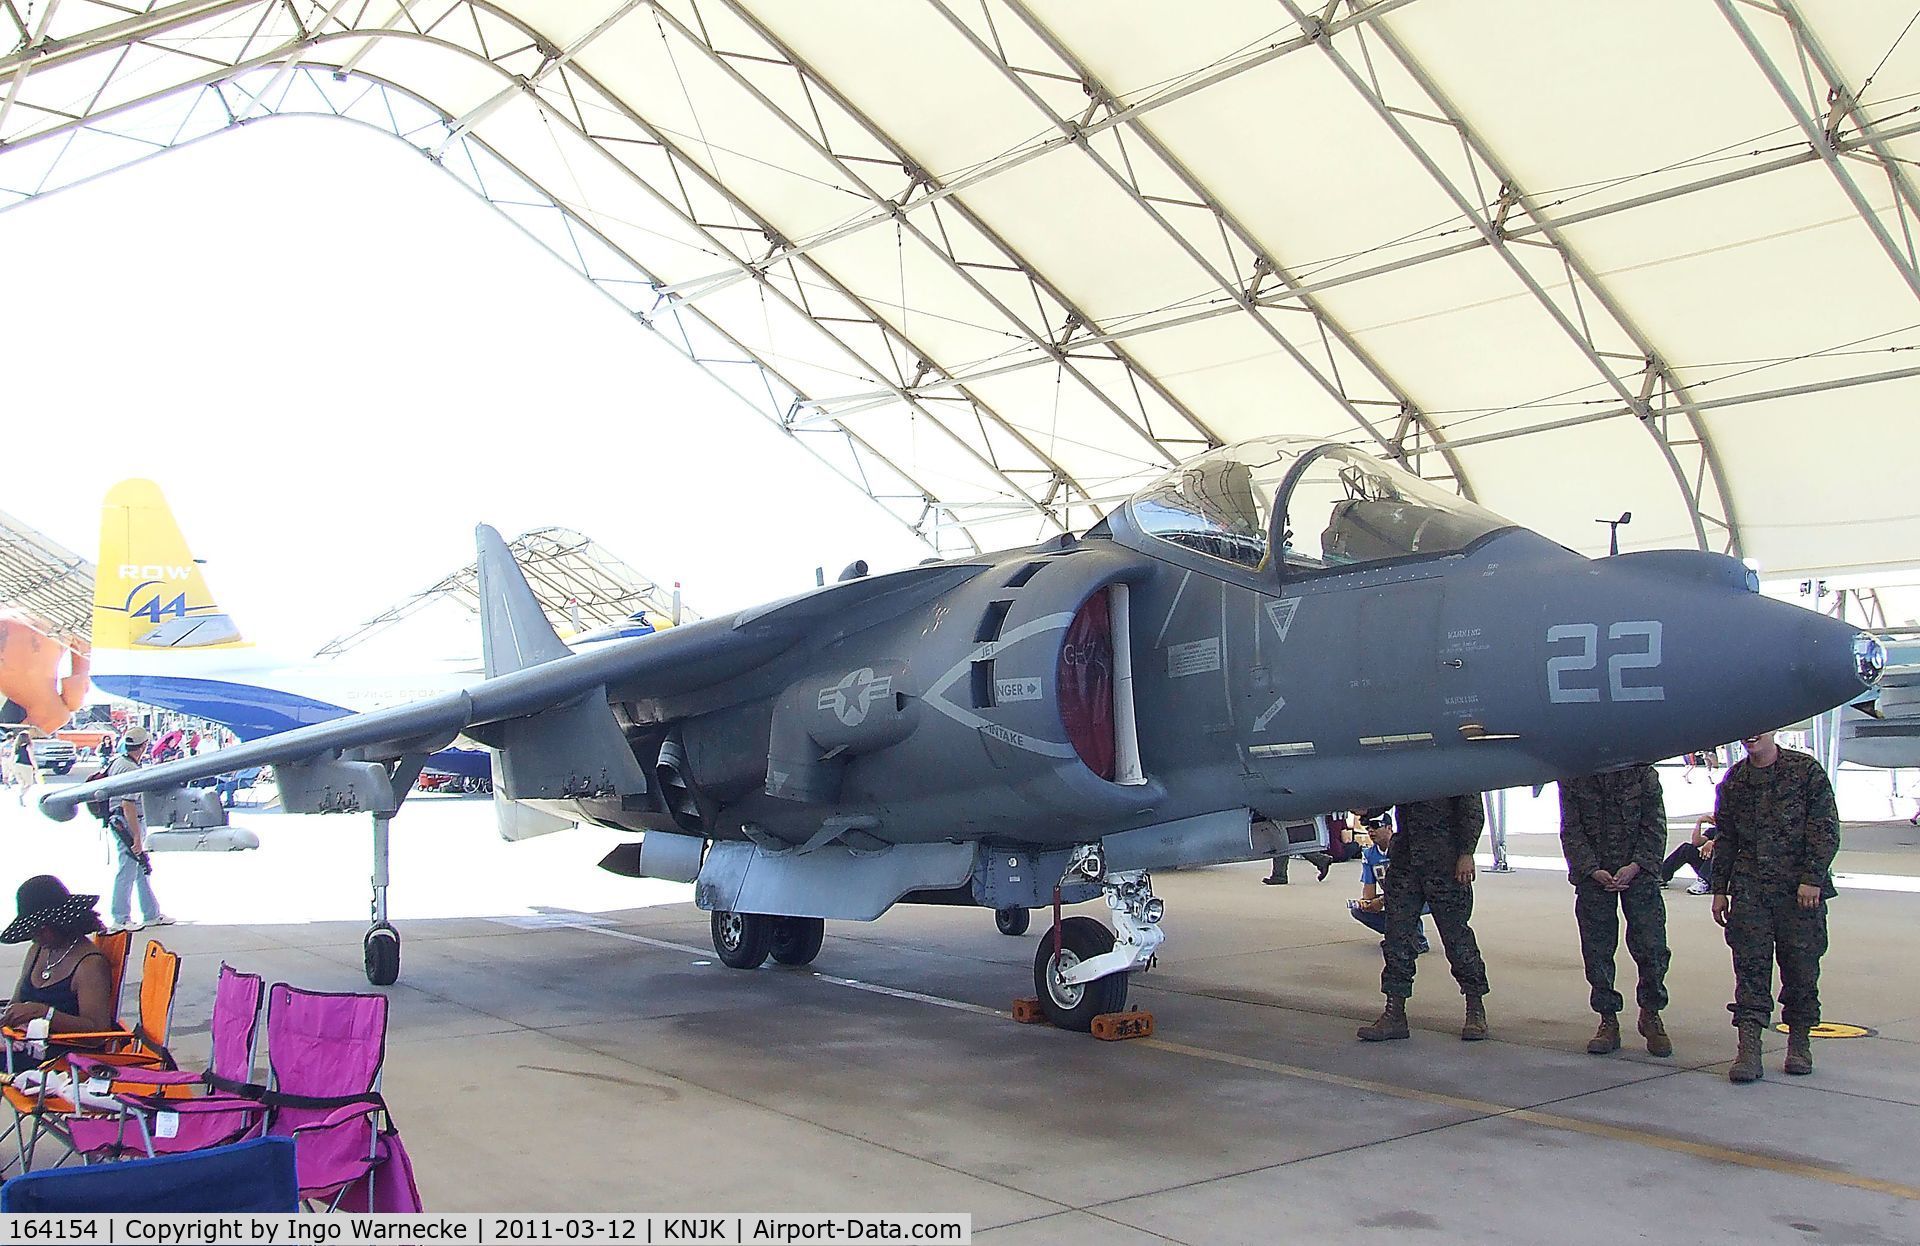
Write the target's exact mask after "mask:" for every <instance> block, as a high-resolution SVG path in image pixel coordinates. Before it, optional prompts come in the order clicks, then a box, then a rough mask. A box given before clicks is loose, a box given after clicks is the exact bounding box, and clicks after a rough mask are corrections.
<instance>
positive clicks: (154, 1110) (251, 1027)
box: [70, 964, 267, 1160]
mask: <svg viewBox="0 0 1920 1246" xmlns="http://www.w3.org/2000/svg"><path fill="white" fill-rule="evenodd" d="M262 993H263V992H262V982H261V979H260V976H259V975H258V974H251V973H241V972H240V971H239V970H237V969H235V968H234V967H233V966H231V965H227V964H222V965H221V966H220V977H219V980H218V981H217V983H216V984H215V986H214V992H213V1020H212V1030H213V1059H212V1062H211V1063H210V1064H209V1065H208V1067H207V1068H206V1069H205V1070H204V1071H202V1072H198V1073H195V1072H191V1071H189V1070H185V1069H178V1070H176V1069H130V1068H125V1067H120V1066H117V1065H115V1064H113V1063H112V1062H111V1061H109V1060H105V1059H100V1058H96V1057H93V1056H85V1055H77V1056H73V1057H71V1058H70V1063H71V1065H72V1067H73V1072H74V1076H75V1077H76V1078H77V1079H78V1080H79V1081H80V1082H81V1083H83V1084H85V1085H87V1086H88V1088H89V1089H90V1090H91V1091H92V1092H93V1093H94V1094H95V1095H100V1094H107V1095H111V1096H112V1097H113V1099H114V1100H115V1101H117V1102H118V1104H119V1105H120V1106H119V1110H118V1111H117V1112H111V1113H99V1114H96V1115H91V1116H88V1117H86V1118H84V1119H83V1118H75V1120H74V1121H73V1131H72V1133H73V1147H74V1150H76V1151H78V1152H80V1153H81V1154H82V1155H83V1156H85V1157H86V1158H87V1159H89V1160H95V1159H113V1158H120V1157H123V1156H127V1155H136V1154H144V1155H146V1156H147V1157H148V1158H152V1157H153V1156H156V1155H173V1154H179V1153H181V1152H184V1151H198V1150H203V1149H205V1148H207V1147H213V1146H223V1145H225V1144H227V1143H230V1142H238V1141H241V1140H243V1139H245V1138H249V1137H252V1136H254V1135H255V1134H257V1133H259V1132H261V1129H262V1127H263V1126H264V1125H265V1123H266V1118H267V1109H266V1108H265V1107H263V1106H262V1105H261V1104H260V1103H259V1102H258V1101H257V1096H258V1094H259V1093H260V1087H258V1086H254V1085H252V1084H251V1083H252V1080H253V1064H254V1053H255V1045H256V1042H257V1040H258V1036H259V1032H260V1003H261V996H262Z"/></svg>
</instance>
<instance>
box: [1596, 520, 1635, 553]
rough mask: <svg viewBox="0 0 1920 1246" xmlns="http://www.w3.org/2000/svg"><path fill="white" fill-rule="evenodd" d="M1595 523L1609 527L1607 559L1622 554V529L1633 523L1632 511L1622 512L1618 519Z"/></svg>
mask: <svg viewBox="0 0 1920 1246" xmlns="http://www.w3.org/2000/svg"><path fill="white" fill-rule="evenodd" d="M1593 522H1595V523H1603V524H1605V525H1607V557H1609V558H1611V557H1613V556H1614V555H1615V554H1617V553H1619V552H1620V529H1621V528H1623V527H1625V526H1626V525H1628V524H1630V523H1632V522H1633V512H1632V511H1621V512H1620V518H1618V519H1596V520H1594V521H1593Z"/></svg>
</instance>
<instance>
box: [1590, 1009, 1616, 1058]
mask: <svg viewBox="0 0 1920 1246" xmlns="http://www.w3.org/2000/svg"><path fill="white" fill-rule="evenodd" d="M1618 1050H1620V1014H1619V1013H1617V1012H1603V1013H1601V1014H1600V1028H1599V1029H1597V1030H1595V1031H1594V1032H1593V1037H1592V1038H1590V1039H1588V1040H1587V1054H1588V1055H1590V1056H1604V1055H1606V1054H1607V1053H1608V1052H1609V1051H1618Z"/></svg>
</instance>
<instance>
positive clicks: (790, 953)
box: [771, 917, 827, 965]
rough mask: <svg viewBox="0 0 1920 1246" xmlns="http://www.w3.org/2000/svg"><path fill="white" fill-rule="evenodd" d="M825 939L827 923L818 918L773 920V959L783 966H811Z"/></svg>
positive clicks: (778, 918)
mask: <svg viewBox="0 0 1920 1246" xmlns="http://www.w3.org/2000/svg"><path fill="white" fill-rule="evenodd" d="M826 937H827V923H826V922H824V921H822V920H821V919H820V918H818V917H776V918H774V919H773V943H772V948H771V950H772V952H773V959H775V960H776V961H779V962H780V963H781V964H783V965H811V964H812V963H813V958H814V957H816V956H818V955H820V943H821V941H822V940H823V939H825V938H826Z"/></svg>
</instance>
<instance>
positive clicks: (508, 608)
mask: <svg viewBox="0 0 1920 1246" xmlns="http://www.w3.org/2000/svg"><path fill="white" fill-rule="evenodd" d="M473 534H474V540H475V544H476V545H477V546H478V547H479V558H478V564H477V565H478V566H479V568H480V648H481V653H482V656H483V657H484V659H485V664H486V672H487V678H488V679H492V678H494V677H495V676H497V675H507V674H511V673H512V672H514V671H517V670H522V669H524V668H526V667H529V666H538V665H540V664H541V663H542V662H551V661H553V660H554V659H555V658H564V657H566V656H567V653H568V649H567V647H566V646H565V645H563V644H561V643H560V636H559V634H558V633H556V632H555V631H554V630H553V624H552V623H550V622H548V621H547V614H546V611H544V610H542V609H541V608H540V603H539V602H538V601H537V600H535V598H534V596H533V589H532V587H531V586H529V585H528V584H527V577H526V576H525V574H523V573H522V572H521V570H520V567H519V565H518V564H516V563H515V562H514V561H513V553H512V551H510V550H509V549H508V548H507V543H506V542H505V541H503V540H501V539H500V534H499V533H498V532H496V531H494V530H493V529H492V528H490V527H488V526H487V525H486V524H481V525H480V526H479V527H477V528H475V529H474V531H473Z"/></svg>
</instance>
